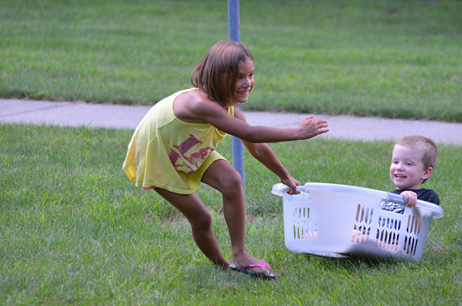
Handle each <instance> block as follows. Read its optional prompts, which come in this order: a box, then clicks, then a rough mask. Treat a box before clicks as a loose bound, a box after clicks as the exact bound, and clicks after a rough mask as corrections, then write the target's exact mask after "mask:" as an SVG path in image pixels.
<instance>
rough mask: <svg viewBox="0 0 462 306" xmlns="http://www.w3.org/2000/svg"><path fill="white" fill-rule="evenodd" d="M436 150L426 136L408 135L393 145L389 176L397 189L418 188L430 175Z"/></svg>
mask: <svg viewBox="0 0 462 306" xmlns="http://www.w3.org/2000/svg"><path fill="white" fill-rule="evenodd" d="M437 159H438V150H437V148H436V146H435V144H434V143H433V141H431V140H430V139H428V138H425V137H423V136H408V137H404V138H401V139H400V140H398V141H397V142H396V143H395V145H394V147H393V154H392V160H391V165H390V178H391V180H392V181H393V184H395V186H396V188H398V189H419V188H421V185H422V184H423V183H424V182H425V181H426V180H427V179H428V178H429V177H430V176H431V175H432V173H433V170H434V169H435V166H436V161H437Z"/></svg>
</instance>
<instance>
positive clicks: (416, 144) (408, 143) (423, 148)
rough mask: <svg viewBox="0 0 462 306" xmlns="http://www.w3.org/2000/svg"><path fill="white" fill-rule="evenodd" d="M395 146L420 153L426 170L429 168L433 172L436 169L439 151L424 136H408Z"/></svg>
mask: <svg viewBox="0 0 462 306" xmlns="http://www.w3.org/2000/svg"><path fill="white" fill-rule="evenodd" d="M395 144H397V145H400V146H404V147H408V148H410V149H413V150H416V151H418V152H420V153H421V154H422V163H423V165H424V169H427V168H429V167H431V168H433V170H434V169H435V166H436V161H437V160H438V149H437V148H436V145H435V144H434V143H433V141H431V140H430V139H428V138H426V137H423V136H407V137H403V138H401V139H399V140H398V141H397V142H396V143H395ZM425 181H426V180H425ZM425 181H423V182H422V183H424V182H425Z"/></svg>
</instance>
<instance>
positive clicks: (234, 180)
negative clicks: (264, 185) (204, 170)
mask: <svg viewBox="0 0 462 306" xmlns="http://www.w3.org/2000/svg"><path fill="white" fill-rule="evenodd" d="M221 185H222V186H221V187H222V188H221V189H222V190H223V191H224V192H230V191H239V190H240V189H241V188H242V179H241V175H240V174H239V172H237V171H232V172H228V173H227V175H226V176H225V177H223V180H222V182H221Z"/></svg>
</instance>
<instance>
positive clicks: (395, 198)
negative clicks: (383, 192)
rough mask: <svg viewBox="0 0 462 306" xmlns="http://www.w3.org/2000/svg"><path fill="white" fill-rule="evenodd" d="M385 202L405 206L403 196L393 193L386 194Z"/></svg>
mask: <svg viewBox="0 0 462 306" xmlns="http://www.w3.org/2000/svg"><path fill="white" fill-rule="evenodd" d="M387 200H388V201H390V202H394V203H398V204H403V205H406V201H405V200H404V196H402V195H400V194H396V193H393V192H387Z"/></svg>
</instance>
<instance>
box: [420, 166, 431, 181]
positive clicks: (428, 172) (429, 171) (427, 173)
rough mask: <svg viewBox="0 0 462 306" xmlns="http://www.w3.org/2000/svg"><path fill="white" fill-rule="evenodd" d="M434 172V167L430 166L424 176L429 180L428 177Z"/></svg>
mask: <svg viewBox="0 0 462 306" xmlns="http://www.w3.org/2000/svg"><path fill="white" fill-rule="evenodd" d="M432 173H433V168H432V167H428V168H427V169H425V170H424V174H423V176H422V178H423V179H424V180H428V178H429V177H430V176H431V175H432Z"/></svg>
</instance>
